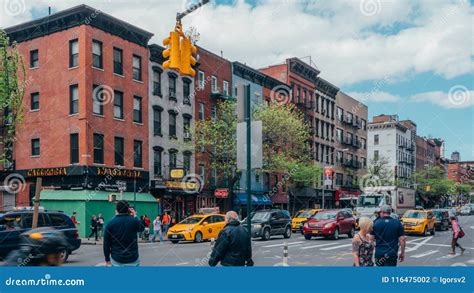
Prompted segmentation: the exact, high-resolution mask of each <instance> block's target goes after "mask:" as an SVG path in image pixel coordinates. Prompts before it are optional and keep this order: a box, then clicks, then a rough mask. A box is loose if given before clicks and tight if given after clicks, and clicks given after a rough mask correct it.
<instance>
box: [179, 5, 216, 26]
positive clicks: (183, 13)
mask: <svg viewBox="0 0 474 293" xmlns="http://www.w3.org/2000/svg"><path fill="white" fill-rule="evenodd" d="M209 1H210V0H203V1H201V2H198V3H196V4H194V5H192V6H191V7H189V8H188V9H187V10H186V11H184V12H178V13H177V14H176V22H178V23H181V19H183V17H185V16H186V15H188V14H190V13H191V12H193V11H194V10H196V9H198V8H199V7H201V6H203V5H206V4H207V3H209Z"/></svg>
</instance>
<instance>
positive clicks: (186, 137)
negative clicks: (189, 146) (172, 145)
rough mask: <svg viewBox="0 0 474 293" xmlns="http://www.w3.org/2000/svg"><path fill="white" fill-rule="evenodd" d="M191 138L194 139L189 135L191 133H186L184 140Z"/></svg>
mask: <svg viewBox="0 0 474 293" xmlns="http://www.w3.org/2000/svg"><path fill="white" fill-rule="evenodd" d="M191 137H192V136H191V133H189V132H185V133H184V139H191Z"/></svg>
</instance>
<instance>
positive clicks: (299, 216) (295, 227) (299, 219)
mask: <svg viewBox="0 0 474 293" xmlns="http://www.w3.org/2000/svg"><path fill="white" fill-rule="evenodd" d="M319 211H321V209H308V210H300V211H298V212H297V213H296V215H295V216H294V217H293V219H292V220H291V230H292V231H293V232H295V231H299V230H300V229H301V225H302V224H304V223H305V222H306V221H307V220H308V219H309V218H310V217H312V216H314V215H316V214H317V213H318V212H319Z"/></svg>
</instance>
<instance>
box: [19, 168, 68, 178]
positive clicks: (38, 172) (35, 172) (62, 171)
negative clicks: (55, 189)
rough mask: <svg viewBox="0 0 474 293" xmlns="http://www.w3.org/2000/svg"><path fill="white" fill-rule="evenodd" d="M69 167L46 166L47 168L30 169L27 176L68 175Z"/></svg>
mask: <svg viewBox="0 0 474 293" xmlns="http://www.w3.org/2000/svg"><path fill="white" fill-rule="evenodd" d="M67 173H68V172H67V168H66V167H62V168H46V169H30V170H27V171H26V176H27V177H44V176H66V175H67Z"/></svg>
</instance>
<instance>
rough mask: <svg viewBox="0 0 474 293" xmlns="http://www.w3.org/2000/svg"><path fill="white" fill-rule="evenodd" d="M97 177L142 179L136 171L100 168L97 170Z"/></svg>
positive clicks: (140, 173) (140, 174) (139, 172)
mask: <svg viewBox="0 0 474 293" xmlns="http://www.w3.org/2000/svg"><path fill="white" fill-rule="evenodd" d="M97 175H98V176H114V177H128V178H140V177H142V172H141V171H138V170H127V169H119V168H106V167H100V168H97Z"/></svg>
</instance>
